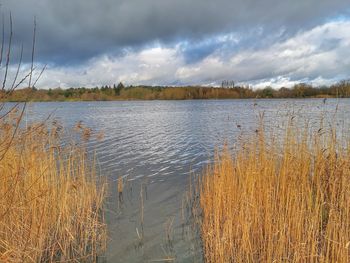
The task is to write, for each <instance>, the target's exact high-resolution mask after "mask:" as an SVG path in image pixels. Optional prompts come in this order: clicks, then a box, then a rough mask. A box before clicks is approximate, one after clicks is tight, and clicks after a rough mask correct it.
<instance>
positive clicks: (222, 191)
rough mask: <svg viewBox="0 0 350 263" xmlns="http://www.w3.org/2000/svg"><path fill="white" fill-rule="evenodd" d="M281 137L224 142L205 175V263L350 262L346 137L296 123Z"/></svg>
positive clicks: (202, 183) (202, 223) (202, 198)
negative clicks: (226, 145) (233, 145)
mask: <svg viewBox="0 0 350 263" xmlns="http://www.w3.org/2000/svg"><path fill="white" fill-rule="evenodd" d="M262 130H263V129H260V131H262ZM277 137H279V138H281V134H279V136H275V135H271V134H267V133H264V132H258V133H256V134H255V135H252V136H251V137H249V139H247V140H244V141H243V142H241V144H240V146H239V147H238V150H236V151H235V152H234V153H232V151H229V150H227V148H226V149H225V150H223V152H222V153H221V154H220V155H219V154H217V157H216V158H217V160H216V162H215V163H214V164H213V165H212V167H209V168H208V169H207V171H206V172H205V174H204V175H203V177H202V178H201V181H200V182H199V185H200V190H199V194H200V200H199V204H200V208H201V218H200V219H201V220H200V230H201V238H202V242H203V244H202V246H203V251H204V252H203V253H204V258H205V262H215V263H217V262H349V261H350V250H349V249H350V147H349V144H348V141H345V140H344V139H340V136H337V134H336V132H335V130H334V129H330V130H326V129H324V128H320V129H319V130H316V131H315V130H314V131H313V130H311V129H309V128H307V127H306V128H305V129H299V128H297V127H296V125H293V124H292V122H291V123H290V124H289V125H288V127H287V128H286V131H285V132H284V134H283V136H282V139H277Z"/></svg>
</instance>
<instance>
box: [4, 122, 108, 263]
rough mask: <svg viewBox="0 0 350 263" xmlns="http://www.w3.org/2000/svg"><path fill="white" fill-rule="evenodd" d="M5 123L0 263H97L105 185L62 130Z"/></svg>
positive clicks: (103, 231)
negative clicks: (61, 138)
mask: <svg viewBox="0 0 350 263" xmlns="http://www.w3.org/2000/svg"><path fill="white" fill-rule="evenodd" d="M16 125H17V123H16V121H14V118H13V117H8V118H3V119H1V120H0V157H2V158H1V159H0V175H1V176H0V262H58V261H59V262H95V261H96V259H97V255H98V254H99V253H100V252H102V251H103V249H104V247H105V239H106V228H105V224H104V219H103V213H102V211H101V210H102V206H103V199H104V193H105V190H104V187H105V186H104V184H99V185H98V184H97V182H96V176H95V173H94V168H93V167H94V165H93V164H91V163H90V164H89V161H88V160H87V158H86V153H85V152H84V150H83V149H81V148H79V147H73V146H69V145H67V146H65V147H61V146H60V144H61V143H60V141H59V139H57V134H59V131H57V129H53V130H51V132H48V129H47V128H46V127H45V126H44V125H37V126H32V127H29V128H27V129H19V130H18V131H17V135H16V136H15V137H14V138H13V140H12V134H13V132H14V129H15V128H14V127H16Z"/></svg>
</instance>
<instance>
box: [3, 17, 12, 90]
mask: <svg viewBox="0 0 350 263" xmlns="http://www.w3.org/2000/svg"><path fill="white" fill-rule="evenodd" d="M12 36H13V28H12V14H11V13H10V38H9V45H8V50H7V58H6V66H5V75H4V80H3V82H2V90H4V89H5V85H6V80H7V74H8V69H9V65H10V56H11V47H12Z"/></svg>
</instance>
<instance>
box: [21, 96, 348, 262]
mask: <svg viewBox="0 0 350 263" xmlns="http://www.w3.org/2000/svg"><path fill="white" fill-rule="evenodd" d="M50 113H53V115H52V117H51V119H50V121H52V120H53V119H55V120H58V121H60V122H61V123H62V124H63V125H64V127H66V128H67V129H72V127H74V125H75V124H76V123H77V122H78V121H82V123H83V124H84V125H86V126H88V127H89V128H91V129H92V133H91V134H92V136H91V138H90V140H89V142H88V147H89V149H90V150H91V151H96V155H97V160H98V169H99V171H100V174H101V175H102V176H104V177H106V178H107V180H108V182H109V185H110V187H109V198H108V204H107V208H108V211H107V215H106V218H107V222H108V229H109V241H108V251H107V255H106V258H105V261H107V262H169V261H162V259H175V261H174V262H201V258H200V253H201V251H200V247H199V246H198V244H197V243H196V242H194V241H193V239H192V238H193V237H192V234H191V233H189V232H190V231H188V230H189V229H188V228H187V227H184V223H186V222H187V221H186V220H185V221H184V220H183V216H182V212H183V210H182V207H183V205H182V204H183V203H182V200H183V197H184V193H185V191H186V190H187V187H188V184H189V183H188V182H189V175H190V173H200V172H201V170H202V169H203V168H205V167H206V165H207V164H208V163H209V162H210V161H212V157H213V154H214V150H215V148H216V147H219V148H220V147H222V145H223V144H224V143H225V141H226V142H228V143H229V144H232V145H234V143H235V142H236V141H237V138H238V137H239V136H242V135H246V134H248V133H252V132H254V131H255V130H256V129H257V128H258V125H259V119H260V117H261V116H262V115H264V120H265V122H266V125H267V126H269V127H277V128H279V129H283V127H284V123H285V120H286V116H287V113H292V114H294V115H295V116H297V117H298V116H299V117H300V116H301V117H306V118H308V119H309V120H310V125H311V126H317V125H318V124H319V122H320V120H321V118H322V116H324V115H325V116H326V117H325V122H326V123H327V122H329V123H331V122H336V125H338V126H342V127H343V126H346V123H349V119H350V118H349V116H350V99H341V100H336V99H328V100H326V101H324V100H322V99H305V100H291V99H287V100H285V99H283V100H197V101H126V102H73V103H69V102H60V103H58V102H57V103H56V102H52V103H51V102H50V103H32V104H29V106H28V108H27V112H26V115H25V121H26V122H31V121H33V120H41V119H42V118H44V117H47V116H48V115H49V114H50ZM344 123H345V124H344ZM101 133H103V134H104V138H103V139H101V136H100V135H101ZM119 177H123V178H124V182H127V185H126V186H125V193H124V194H123V200H122V201H123V203H121V202H119V198H118V194H117V179H118V178H119ZM141 189H142V190H141ZM142 210H143V211H144V212H143V215H141V211H142ZM141 218H143V220H142V219H141ZM141 221H143V223H142V222H141ZM142 228H143V238H142V239H140V236H142ZM170 262H171V261H170Z"/></svg>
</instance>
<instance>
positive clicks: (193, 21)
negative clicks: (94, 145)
mask: <svg viewBox="0 0 350 263" xmlns="http://www.w3.org/2000/svg"><path fill="white" fill-rule="evenodd" d="M0 2H1V12H2V13H3V14H4V19H5V28H6V36H8V33H9V32H8V28H9V26H8V20H9V19H8V17H9V14H10V13H11V14H12V17H13V33H14V36H13V43H12V57H11V58H12V60H11V70H10V73H12V75H11V74H10V77H11V76H12V77H13V75H14V72H15V68H16V61H18V57H19V56H18V54H19V50H20V47H21V46H22V45H23V46H24V50H25V51H24V65H23V67H22V69H23V70H22V71H21V73H22V74H25V73H24V72H25V70H27V69H28V68H29V67H30V61H31V56H30V53H31V42H32V34H33V33H32V32H33V18H34V17H36V21H37V32H36V45H35V65H36V68H37V70H36V73H35V74H37V75H38V74H39V72H40V70H39V69H40V68H41V67H43V65H47V68H46V70H45V72H44V74H43V75H42V77H41V78H40V80H39V81H38V83H37V87H39V88H55V87H62V88H67V87H77V86H85V87H93V86H96V85H111V84H113V83H118V82H123V83H124V84H126V85H139V84H144V85H179V86H182V85H197V84H200V85H220V84H221V82H222V81H223V80H230V81H235V83H237V84H245V85H252V86H253V87H257V88H259V87H265V86H272V87H276V88H278V87H282V86H285V87H289V86H292V85H293V84H295V83H298V82H307V83H311V84H314V85H328V84H332V83H334V82H337V81H339V80H342V79H348V78H350V2H349V0H283V1H281V0H215V1H213V0H59V1H54V0H1V1H0Z"/></svg>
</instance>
